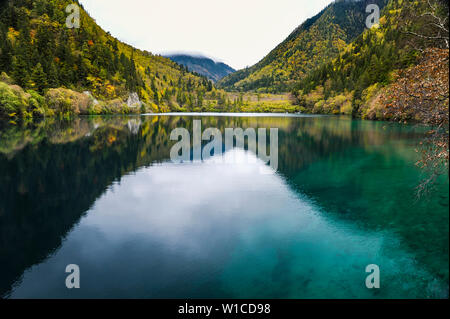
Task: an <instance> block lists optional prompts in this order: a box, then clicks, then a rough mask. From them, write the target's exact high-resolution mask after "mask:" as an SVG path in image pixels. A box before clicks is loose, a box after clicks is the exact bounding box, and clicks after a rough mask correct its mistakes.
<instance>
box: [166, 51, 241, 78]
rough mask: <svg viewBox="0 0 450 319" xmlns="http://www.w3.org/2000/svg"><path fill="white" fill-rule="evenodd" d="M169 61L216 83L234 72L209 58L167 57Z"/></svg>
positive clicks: (182, 55)
mask: <svg viewBox="0 0 450 319" xmlns="http://www.w3.org/2000/svg"><path fill="white" fill-rule="evenodd" d="M166 57H168V58H169V59H171V60H172V61H175V62H177V63H178V64H182V65H184V66H186V67H187V68H188V69H189V71H191V72H196V73H198V74H200V75H203V76H206V77H207V78H208V79H210V80H212V81H214V82H217V81H219V80H220V79H222V78H223V77H225V76H227V75H229V74H231V73H233V72H236V70H235V69H233V68H232V67H230V66H228V65H226V64H225V63H222V62H216V61H214V60H212V59H210V58H207V57H202V56H193V55H187V54H173V55H167V56H166Z"/></svg>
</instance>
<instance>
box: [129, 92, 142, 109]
mask: <svg viewBox="0 0 450 319" xmlns="http://www.w3.org/2000/svg"><path fill="white" fill-rule="evenodd" d="M127 105H128V107H133V108H136V107H141V106H142V102H141V100H140V99H139V95H138V94H137V93H136V92H133V93H131V94H130V96H129V97H128V100H127Z"/></svg>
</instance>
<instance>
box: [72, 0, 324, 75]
mask: <svg viewBox="0 0 450 319" xmlns="http://www.w3.org/2000/svg"><path fill="white" fill-rule="evenodd" d="M80 2H81V3H82V4H83V6H84V8H85V9H86V10H87V11H88V12H89V13H90V14H91V16H92V17H93V18H94V19H96V21H97V23H99V25H100V26H101V27H103V28H104V29H105V30H107V31H110V32H111V34H112V35H114V36H116V37H118V38H119V39H120V40H122V41H125V42H127V43H129V44H131V45H134V46H136V47H138V48H140V49H145V50H148V51H151V52H154V53H164V52H175V51H183V52H198V53H203V54H205V55H207V56H211V57H215V58H217V59H219V60H221V61H224V62H225V63H228V64H230V65H231V66H232V67H234V68H237V69H239V68H243V67H245V66H247V65H249V66H250V65H253V64H254V63H256V62H258V61H259V60H260V59H262V58H263V57H264V56H265V55H266V54H267V53H269V52H270V50H272V49H273V48H274V47H275V46H276V45H277V44H279V43H280V42H281V41H283V40H284V39H285V38H286V37H287V36H288V35H289V34H290V33H291V32H292V31H293V30H294V29H295V28H296V27H297V26H298V25H300V24H301V23H302V22H304V21H305V20H306V19H307V18H310V17H312V16H314V15H315V14H317V13H319V12H320V10H322V9H323V8H324V7H325V6H326V5H327V4H329V3H330V2H331V0H314V1H311V0H276V1H275V0H226V1H224V0H222V1H218V0H189V1H186V0H128V1H123V0H80Z"/></svg>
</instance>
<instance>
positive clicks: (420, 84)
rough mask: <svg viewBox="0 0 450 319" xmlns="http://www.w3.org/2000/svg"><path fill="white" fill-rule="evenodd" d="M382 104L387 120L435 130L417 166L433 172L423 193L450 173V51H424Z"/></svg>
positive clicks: (425, 182)
mask: <svg viewBox="0 0 450 319" xmlns="http://www.w3.org/2000/svg"><path fill="white" fill-rule="evenodd" d="M383 102H384V104H385V105H386V110H385V114H384V116H385V117H386V118H390V119H392V120H396V121H400V122H404V121H411V120H412V121H420V122H422V123H425V124H428V125H430V126H431V127H432V129H431V130H430V131H429V133H428V135H429V138H428V139H427V140H426V141H425V142H424V143H422V145H423V149H422V150H421V154H422V159H421V160H420V161H419V162H418V163H417V164H418V165H419V166H421V167H422V168H424V169H427V170H428V171H429V172H430V173H431V174H430V177H429V179H427V180H426V181H424V182H423V183H422V184H421V185H420V187H419V190H420V191H423V190H425V189H426V188H427V187H428V185H429V184H431V183H432V182H433V181H434V179H435V178H436V176H438V175H439V174H441V173H442V172H444V171H447V172H448V160H449V146H448V143H449V50H448V49H437V48H431V49H427V50H425V52H424V55H423V57H422V59H421V61H420V63H419V64H418V65H416V66H414V67H411V68H409V69H407V70H404V71H401V72H400V74H399V77H398V79H397V80H396V82H395V83H393V84H392V85H391V87H390V88H389V94H388V95H387V96H384V97H383Z"/></svg>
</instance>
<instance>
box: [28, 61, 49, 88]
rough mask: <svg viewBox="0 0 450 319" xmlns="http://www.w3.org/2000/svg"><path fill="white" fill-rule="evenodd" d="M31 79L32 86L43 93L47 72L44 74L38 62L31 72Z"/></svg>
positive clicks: (46, 83)
mask: <svg viewBox="0 0 450 319" xmlns="http://www.w3.org/2000/svg"><path fill="white" fill-rule="evenodd" d="M31 81H33V84H34V86H35V87H36V88H37V89H38V91H39V92H40V93H43V92H44V89H46V88H47V87H48V82H47V74H45V72H44V69H43V68H42V65H41V64H40V63H38V64H37V65H36V66H35V67H34V69H33V73H32V75H31Z"/></svg>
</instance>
